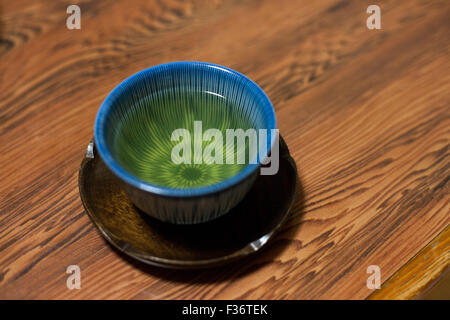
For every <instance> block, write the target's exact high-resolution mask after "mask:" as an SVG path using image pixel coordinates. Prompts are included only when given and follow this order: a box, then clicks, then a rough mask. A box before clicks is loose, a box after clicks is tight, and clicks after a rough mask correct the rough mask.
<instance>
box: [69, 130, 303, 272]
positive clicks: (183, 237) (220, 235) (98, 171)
mask: <svg viewBox="0 0 450 320" xmlns="http://www.w3.org/2000/svg"><path fill="white" fill-rule="evenodd" d="M78 184H79V190H80V197H81V201H82V202H83V205H84V207H85V209H86V212H87V213H88V215H89V217H90V218H91V220H92V221H93V222H94V224H95V225H96V226H97V228H98V229H99V230H100V232H101V233H102V234H103V236H104V237H105V238H106V240H107V241H108V242H109V243H110V244H112V245H113V246H114V247H116V248H118V249H119V250H120V251H122V252H124V253H125V254H127V255H129V256H131V257H133V258H135V259H137V260H139V261H142V262H144V263H147V264H151V265H156V266H160V267H166V268H178V269H187V268H201V267H209V266H216V265H220V264H224V263H228V262H230V261H233V260H236V259H238V258H243V257H245V256H248V255H250V254H253V253H255V252H257V251H259V250H261V249H262V248H263V247H264V246H265V245H267V243H268V242H269V240H270V239H271V238H272V237H273V235H274V233H275V232H276V231H277V230H278V229H279V228H280V226H281V225H282V224H283V223H284V221H285V220H286V217H287V216H288V213H289V210H290V208H291V205H292V203H293V201H294V197H295V194H296V189H297V167H296V165H295V162H294V160H293V159H292V158H291V156H290V155H289V150H288V148H287V145H286V143H285V142H284V140H283V139H282V138H281V137H280V167H279V171H278V173H277V174H276V175H273V176H262V175H259V176H258V178H257V180H256V182H255V184H254V186H253V187H252V189H251V190H250V192H249V193H248V194H247V196H246V197H245V198H244V200H242V202H241V203H239V204H238V205H237V206H236V207H235V208H233V209H232V210H231V211H230V212H228V213H227V214H225V215H224V216H222V217H220V218H218V219H216V220H213V221H210V222H206V223H201V224H196V225H176V224H170V223H164V222H161V221H159V220H156V219H153V218H151V217H149V216H147V215H146V214H145V213H143V212H142V211H140V210H139V209H138V208H136V207H135V206H134V205H133V204H132V203H131V202H130V200H129V199H128V197H127V195H126V194H125V193H124V192H123V191H122V189H121V188H120V186H119V183H118V181H117V178H116V177H115V176H114V175H113V174H112V173H111V172H110V171H109V169H108V168H107V167H106V166H105V164H104V163H103V161H102V160H101V159H100V158H99V157H98V156H96V154H95V149H92V145H90V147H89V148H88V151H87V153H86V157H85V158H84V159H83V161H82V163H81V167H80V172H79V177H78Z"/></svg>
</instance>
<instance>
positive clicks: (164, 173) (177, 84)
mask: <svg viewBox="0 0 450 320" xmlns="http://www.w3.org/2000/svg"><path fill="white" fill-rule="evenodd" d="M275 128H276V122H275V114H274V110H273V107H272V105H271V103H270V101H269V99H268V98H267V96H266V95H265V94H264V92H263V91H262V90H261V89H260V88H259V87H258V86H257V85H256V84H255V83H254V82H253V81H251V80H250V79H248V78H247V77H245V76H244V75H242V74H240V73H238V72H236V71H233V70H231V69H228V68H225V67H221V66H217V65H213V64H208V63H202V62H176V63H169V64H164V65H159V66H156V67H152V68H149V69H146V70H144V71H141V72H139V73H137V74H135V75H133V76H131V77H130V78H128V79H126V80H125V81H124V82H122V83H121V84H120V85H119V86H118V87H116V88H115V89H114V90H113V91H112V92H111V93H110V95H109V96H108V97H107V98H106V99H105V101H104V103H103V104H102V106H101V108H100V110H99V113H98V115H97V120H96V125H95V134H94V135H95V142H96V145H97V149H98V150H99V153H100V155H101V157H102V159H103V160H104V161H105V163H106V164H107V165H108V167H110V168H111V169H112V171H113V172H114V173H116V175H118V176H119V177H120V178H123V179H125V180H126V181H128V182H132V184H134V185H135V186H138V187H140V188H141V187H143V186H150V187H152V188H153V189H155V188H156V189H158V190H162V189H169V190H172V191H173V190H179V191H183V190H184V191H186V190H192V189H196V190H197V191H202V189H203V191H208V190H207V189H208V188H211V187H213V188H215V189H217V188H220V187H226V186H227V185H231V184H233V183H236V182H237V181H239V180H240V179H243V178H244V177H245V176H247V175H249V174H250V173H251V172H252V171H253V170H256V168H257V167H259V162H260V157H259V156H258V155H257V156H256V158H254V159H251V158H252V155H251V154H250V152H249V150H248V147H249V145H248V142H249V140H248V139H247V140H246V143H245V146H244V148H245V163H238V161H237V152H238V149H239V146H238V145H237V144H235V145H234V146H233V147H231V146H230V145H227V144H226V136H227V130H230V129H231V130H236V129H242V130H243V131H246V130H248V129H253V130H255V132H256V133H258V132H259V129H266V130H267V129H268V131H267V137H266V141H265V143H266V145H267V150H270V147H271V145H272V143H273V141H272V140H273V137H272V135H271V132H270V129H275ZM178 129H182V131H180V132H181V133H182V137H181V136H180V135H179V134H178V135H176V134H175V136H174V132H175V131H176V130H178ZM199 129H200V130H199ZM209 129H213V130H214V131H211V130H210V132H214V133H216V134H217V133H218V132H220V133H221V135H222V139H220V136H217V135H213V136H209V139H206V140H205V134H206V136H208V130H209ZM199 133H200V134H199ZM176 137H178V139H174V138H176ZM183 138H184V142H185V143H187V145H190V148H189V152H188V156H187V157H188V158H190V163H175V162H174V161H173V160H174V158H173V150H174V147H175V146H176V145H177V144H179V143H180V139H183ZM188 138H189V139H188ZM257 139H258V145H259V143H261V141H260V139H259V136H258V135H257ZM199 141H200V142H199ZM235 141H236V140H235ZM263 143H264V142H263ZM218 144H220V147H219V146H218ZM199 146H201V149H198V147H199ZM208 146H209V147H210V149H209V151H211V150H214V151H212V152H208V154H211V155H214V157H215V156H216V155H217V154H219V156H218V157H219V158H220V152H219V153H218V151H221V153H222V155H221V158H222V159H223V163H206V162H207V161H205V159H202V157H203V156H204V154H205V153H204V152H205V151H206V148H208ZM241 147H242V146H241ZM196 148H197V149H196ZM186 150H187V149H183V152H182V154H183V155H184V156H186V152H184V151H186ZM198 150H200V152H197V151H198ZM189 153H190V154H189ZM227 157H233V158H234V159H235V161H234V162H227ZM184 159H185V160H186V158H184ZM215 159H216V160H217V159H218V158H215ZM216 162H217V161H216ZM233 180H234V181H233ZM205 188H206V189H205Z"/></svg>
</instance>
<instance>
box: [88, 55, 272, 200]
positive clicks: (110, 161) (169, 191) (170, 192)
mask: <svg viewBox="0 0 450 320" xmlns="http://www.w3.org/2000/svg"><path fill="white" fill-rule="evenodd" d="M186 65H196V66H200V67H202V68H215V69H219V70H221V71H223V72H228V73H232V74H234V75H236V76H238V77H240V78H241V79H243V80H244V81H245V82H246V86H248V89H250V90H254V91H256V93H257V94H259V95H260V96H261V97H262V100H263V101H262V103H261V105H262V106H263V108H264V110H265V111H264V112H265V113H266V114H267V116H268V120H267V122H266V124H267V126H266V128H265V129H267V130H271V129H277V126H276V125H277V123H276V117H275V110H274V108H273V106H272V103H271V101H270V100H269V98H268V97H267V95H266V93H265V92H264V91H263V90H262V89H261V88H260V87H259V86H258V84H256V83H255V82H254V81H253V80H251V79H250V78H248V77H247V76H245V75H243V74H241V73H239V72H237V71H235V70H232V69H230V68H227V67H224V66H221V65H218V64H214V63H208V62H200V61H177V62H169V63H164V64H159V65H155V66H152V67H149V68H146V69H144V70H141V71H139V72H137V73H135V74H133V75H131V76H130V77H128V78H126V79H125V80H123V81H122V82H121V83H119V85H117V86H116V87H115V88H114V89H113V90H112V91H111V92H110V93H109V94H108V95H107V97H106V98H105V100H104V101H103V103H102V104H101V106H100V109H99V111H98V113H97V117H96V120H95V126H94V142H95V147H96V150H97V151H98V153H99V154H100V157H101V158H102V160H103V162H104V163H105V164H106V166H107V167H108V168H109V169H110V170H111V171H112V172H113V173H114V174H115V175H116V176H117V177H118V178H119V179H121V180H123V181H125V182H126V183H128V184H130V185H132V186H133V187H135V188H137V189H140V190H143V191H146V192H150V193H155V194H159V195H163V196H170V197H190V196H191V197H192V196H204V195H207V194H212V193H216V192H219V191H223V190H225V189H228V188H230V187H232V186H234V185H236V184H237V183H239V182H241V181H243V180H245V178H247V177H249V176H250V175H251V174H252V173H253V172H255V171H256V170H257V169H258V168H259V167H260V166H261V160H260V159H258V160H257V163H254V164H253V163H249V164H247V165H246V166H245V167H244V168H243V169H242V170H241V171H239V172H238V173H237V174H236V175H234V176H232V177H230V178H228V179H225V180H223V181H221V182H218V183H215V184H212V185H207V186H202V187H196V188H170V187H166V186H162V185H157V184H152V183H149V182H146V181H143V180H141V179H139V178H138V177H136V176H134V175H133V174H131V173H130V172H128V171H126V170H125V169H124V168H123V167H122V166H121V165H120V164H119V163H118V162H117V161H116V160H115V159H114V157H113V156H112V154H111V152H110V151H109V149H108V147H107V143H106V139H105V136H104V134H103V133H104V129H105V124H106V120H107V116H108V114H109V112H110V110H111V109H112V107H113V105H114V102H115V101H116V99H117V98H118V97H119V96H120V95H121V94H122V92H123V91H124V90H125V89H126V88H128V87H129V86H131V85H133V83H135V82H136V81H137V80H139V78H142V77H145V76H151V75H152V74H153V73H155V72H157V71H159V70H160V69H161V68H179V67H182V66H186ZM277 136H278V135H274V134H270V137H271V141H270V148H269V149H268V150H267V155H268V153H269V152H270V150H272V148H273V146H274V143H275V139H276V138H277ZM267 155H265V157H267Z"/></svg>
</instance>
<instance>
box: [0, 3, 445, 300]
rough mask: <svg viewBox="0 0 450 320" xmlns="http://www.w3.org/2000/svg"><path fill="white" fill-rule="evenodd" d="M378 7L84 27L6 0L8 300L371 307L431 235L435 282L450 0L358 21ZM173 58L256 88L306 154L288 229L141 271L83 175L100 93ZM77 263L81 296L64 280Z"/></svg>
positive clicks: (135, 6) (395, 8)
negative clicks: (229, 255)
mask: <svg viewBox="0 0 450 320" xmlns="http://www.w3.org/2000/svg"><path fill="white" fill-rule="evenodd" d="M376 2H378V1H375V3H376ZM369 4H372V2H370V1H369V2H365V1H360V0H352V1H346V0H323V1H295V0H277V1H261V0H245V1H242V0H234V1H221V0H215V1H197V0H190V1H179V0H170V1H169V0H167V1H166V0H164V1H158V0H149V1H133V3H131V1H115V0H114V1H113V0H105V1H96V0H85V1H82V2H80V3H79V5H80V8H81V29H80V30H69V29H67V28H66V18H67V17H68V16H69V15H68V14H67V13H66V8H67V6H68V2H67V1H27V0H15V1H2V2H0V84H1V90H0V152H1V166H0V178H1V180H0V181H1V184H0V190H1V205H0V298H1V299H12V298H33V299H35V298H50V299H54V298H62V299H72V298H98V299H103V298H107V299H111V298H124V299H129V298H139V299H140V298H145V299H147V298H149V299H173V298H193V299H209V298H218V299H233V298H244V299H247V298H249V299H253V298H256V299H259V298H269V299H271V298H274V299H314V298H325V299H333V298H339V299H362V298H366V297H368V296H369V295H370V294H371V293H373V290H370V289H368V287H367V285H366V280H367V278H368V277H369V276H370V274H368V273H367V268H368V266H370V265H377V266H379V268H380V270H381V281H382V282H384V283H387V282H386V280H387V279H388V278H390V277H391V276H392V275H394V274H395V273H396V272H397V271H398V270H400V269H401V268H402V266H404V265H405V263H406V262H408V261H409V260H410V259H412V258H413V257H414V256H415V255H416V254H417V253H418V252H419V251H420V250H421V249H422V248H424V247H425V246H426V245H427V244H428V243H429V242H430V241H431V240H432V239H434V238H436V237H438V236H439V235H441V238H436V239H438V240H436V241H438V245H435V246H434V247H436V246H437V247H438V248H441V249H440V251H438V254H437V257H438V258H439V257H440V259H441V260H438V263H437V266H438V267H433V268H432V269H433V270H434V271H433V272H431V273H430V274H432V275H433V276H432V277H429V278H427V277H428V275H427V274H425V275H424V278H423V279H422V280H424V279H425V280H427V279H428V280H430V281H431V279H432V278H433V277H434V278H435V276H436V274H441V273H442V272H443V270H446V267H447V266H448V258H449V233H448V231H447V233H441V232H445V231H443V230H444V229H445V228H446V226H448V225H449V222H450V214H449V211H450V202H449V186H450V184H449V176H450V164H449V136H450V134H449V128H450V85H449V83H450V59H449V53H450V41H449V30H450V19H449V17H450V4H449V2H448V1H446V0H444V1H437V0H434V1H432V0H430V1H424V0H408V1H406V0H405V1H398V0H389V1H383V2H382V3H381V4H380V6H381V30H369V29H368V28H367V27H366V19H367V18H368V17H369V14H367V13H366V9H367V7H368V5H369ZM175 60H199V61H208V62H213V63H217V64H221V65H225V66H228V67H231V68H233V69H235V70H238V71H240V72H242V73H244V74H246V75H248V76H249V77H250V78H252V79H254V80H255V81H256V82H257V83H259V84H260V85H261V87H262V88H263V89H264V90H265V91H266V92H267V94H268V96H269V97H270V99H271V100H272V102H273V104H274V106H275V109H276V113H277V118H278V123H279V128H280V132H281V134H282V135H283V136H284V138H285V140H286V142H287V143H288V145H289V147H290V150H291V153H292V156H293V158H294V159H295V161H296V163H297V166H298V169H299V179H300V185H301V188H300V190H299V192H298V196H297V200H296V202H295V205H294V207H293V210H292V215H291V217H290V219H289V221H288V222H287V224H286V225H285V226H284V227H283V230H282V231H281V233H280V234H279V235H278V236H277V237H276V239H275V241H274V242H273V243H272V244H271V245H270V246H269V247H268V248H267V249H266V250H265V251H264V252H263V253H262V254H260V255H257V256H256V257H255V258H254V259H251V260H250V261H247V262H245V263H237V264H234V265H231V266H227V267H224V268H219V269H215V270H204V271H190V272H181V271H173V270H163V269H158V268H154V267H148V266H144V265H142V264H140V263H137V262H134V261H132V260H130V259H128V258H126V257H124V256H123V255H121V254H119V253H118V252H117V251H115V250H113V249H112V248H111V247H110V246H109V245H107V243H106V242H105V240H104V239H103V238H102V236H101V235H100V234H99V232H98V231H97V229H96V228H95V227H94V225H93V224H92V223H91V221H90V220H89V218H88V216H87V215H86V213H85V211H84V209H83V206H82V204H81V201H80V198H79V195H78V185H77V175H78V168H79V165H80V162H81V160H82V158H83V156H84V152H85V149H86V146H87V144H88V142H89V140H90V139H91V137H92V135H93V123H94V119H95V116H96V113H97V110H98V108H99V106H100V104H101V102H102V101H103V99H104V98H105V96H106V95H107V94H108V92H110V91H111V90H112V89H113V88H114V87H115V86H116V85H117V84H118V83H119V82H120V81H121V80H123V79H124V78H126V77H128V76H129V75H131V74H133V73H135V72H137V71H139V70H141V69H144V68H146V67H149V66H152V65H156V64H160V63H164V62H169V61H175ZM439 239H440V240H439ZM428 260H430V259H428ZM432 261H435V260H433V259H432ZM439 261H440V262H439ZM73 264H76V265H78V266H79V267H80V268H81V289H80V290H68V289H67V287H66V279H67V277H68V274H66V268H67V266H69V265H73ZM419 269H420V268H419ZM436 270H437V271H436ZM436 272H437V273H436ZM415 274H416V273H412V275H411V277H412V279H413V280H414V275H415ZM434 278H433V279H434ZM391 279H392V278H391ZM425 280H424V281H425ZM428 280H427V281H425V282H427V283H428V282H429V281H428ZM415 283H416V282H414V281H410V285H409V287H408V288H409V289H408V290H411V288H413V291H416V290H419V289H420V288H422V286H420V285H418V287H414V285H415ZM411 286H413V287H411ZM394 288H395V287H394ZM391 289H392V287H391ZM381 291H383V289H382V290H380V291H379V292H381ZM394 292H395V293H396V294H395V295H394V297H397V298H398V297H400V298H401V297H414V295H415V294H413V295H403V296H402V295H401V293H402V292H404V291H403V290H401V289H400V288H399V289H398V290H394Z"/></svg>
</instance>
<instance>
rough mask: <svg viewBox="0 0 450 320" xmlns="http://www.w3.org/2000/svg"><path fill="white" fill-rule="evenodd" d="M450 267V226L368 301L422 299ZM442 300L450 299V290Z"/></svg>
mask: <svg viewBox="0 0 450 320" xmlns="http://www.w3.org/2000/svg"><path fill="white" fill-rule="evenodd" d="M449 265H450V227H449V226H447V227H446V228H445V229H444V231H442V232H441V233H440V234H439V235H438V236H437V237H436V238H434V239H433V241H431V242H430V243H429V244H428V245H427V246H426V247H425V248H423V249H422V250H420V252H419V253H418V254H417V255H416V256H414V257H413V258H412V259H411V260H410V261H408V263H406V264H405V265H404V266H403V267H402V268H401V269H400V270H399V271H397V272H396V273H395V274H394V275H393V276H392V277H391V278H389V279H388V280H387V281H385V282H384V283H383V285H382V287H381V288H380V290H377V291H375V292H374V293H372V294H371V295H370V296H369V297H368V298H369V299H371V300H382V299H384V300H386V299H389V300H406V299H420V298H422V297H423V296H424V295H426V293H427V292H428V291H429V290H430V289H431V288H432V287H433V286H435V285H436V284H438V283H439V281H440V280H441V278H443V277H444V276H445V274H446V273H447V272H448V271H449V270H448V269H449ZM447 290H448V289H447ZM442 294H443V293H442ZM441 298H447V299H450V291H448V292H447V294H446V296H445V297H444V296H441Z"/></svg>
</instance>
